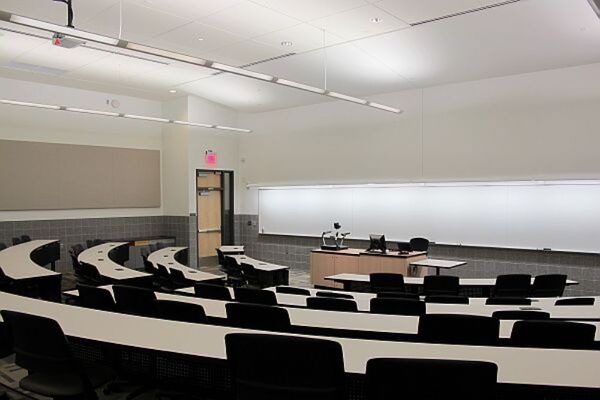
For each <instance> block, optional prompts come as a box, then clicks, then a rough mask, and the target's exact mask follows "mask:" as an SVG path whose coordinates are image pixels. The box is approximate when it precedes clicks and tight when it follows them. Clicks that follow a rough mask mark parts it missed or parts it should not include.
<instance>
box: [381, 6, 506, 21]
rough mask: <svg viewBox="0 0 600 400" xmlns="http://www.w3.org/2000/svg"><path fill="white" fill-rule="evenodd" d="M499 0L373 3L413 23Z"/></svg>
mask: <svg viewBox="0 0 600 400" xmlns="http://www.w3.org/2000/svg"><path fill="white" fill-rule="evenodd" d="M499 2H500V1H498V0H452V1H449V0H425V1H424V0H381V1H378V2H376V3H375V5H376V6H377V7H380V8H381V9H383V10H385V11H387V12H389V13H390V14H392V15H394V16H395V17H397V18H400V19H401V20H403V21H404V22H406V23H409V24H413V23H415V22H419V21H425V20H429V19H433V18H438V17H441V16H444V15H448V14H453V13H457V12H462V11H467V10H471V9H474V8H479V7H483V6H487V5H490V4H495V3H499Z"/></svg>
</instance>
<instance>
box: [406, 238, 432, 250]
mask: <svg viewBox="0 0 600 400" xmlns="http://www.w3.org/2000/svg"><path fill="white" fill-rule="evenodd" d="M409 243H410V250H411V251H429V240H427V239H425V238H412V239H410V242H409Z"/></svg>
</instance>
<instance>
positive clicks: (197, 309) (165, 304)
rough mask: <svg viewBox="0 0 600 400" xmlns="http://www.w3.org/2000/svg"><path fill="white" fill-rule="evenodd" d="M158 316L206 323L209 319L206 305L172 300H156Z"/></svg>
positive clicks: (173, 319)
mask: <svg viewBox="0 0 600 400" xmlns="http://www.w3.org/2000/svg"><path fill="white" fill-rule="evenodd" d="M154 308H155V310H156V317H157V318H160V319H168V320H171V321H179V322H190V323H194V324H204V323H206V321H207V318H206V312H205V311H204V307H202V306H201V305H200V304H192V303H184V302H182V301H172V300H154Z"/></svg>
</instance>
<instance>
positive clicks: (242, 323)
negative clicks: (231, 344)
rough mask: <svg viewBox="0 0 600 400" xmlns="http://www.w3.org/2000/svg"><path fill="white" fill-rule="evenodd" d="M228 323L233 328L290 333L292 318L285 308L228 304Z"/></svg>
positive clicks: (226, 305)
mask: <svg viewBox="0 0 600 400" xmlns="http://www.w3.org/2000/svg"><path fill="white" fill-rule="evenodd" d="M225 309H226V311H227V321H228V322H229V324H230V325H231V326H235V327H238V328H246V329H261V330H268V331H279V332H289V331H290V327H291V323H290V316H289V315H288V312H287V310H286V309H285V308H281V307H273V306H265V305H262V304H248V303H227V304H225Z"/></svg>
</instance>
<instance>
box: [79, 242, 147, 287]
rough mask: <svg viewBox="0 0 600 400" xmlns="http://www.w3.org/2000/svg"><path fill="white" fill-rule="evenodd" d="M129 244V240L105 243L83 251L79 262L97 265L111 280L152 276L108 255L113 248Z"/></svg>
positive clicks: (100, 271) (102, 273)
mask: <svg viewBox="0 0 600 400" xmlns="http://www.w3.org/2000/svg"><path fill="white" fill-rule="evenodd" d="M127 244H128V243H127V242H108V243H103V244H100V245H98V246H93V247H90V248H89V249H86V250H84V251H82V252H81V253H80V254H79V256H78V257H77V259H78V260H79V262H83V263H87V264H91V265H93V266H95V267H96V268H97V269H98V272H99V273H100V275H101V276H103V277H104V278H108V279H110V280H115V281H123V280H129V279H138V278H149V277H151V276H152V275H150V274H147V273H145V272H140V271H136V270H133V269H130V268H127V267H125V266H123V265H121V264H118V263H116V262H114V261H113V260H111V259H110V257H109V256H108V255H109V253H110V252H111V251H112V250H114V249H116V248H117V247H120V246H125V245H127Z"/></svg>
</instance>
